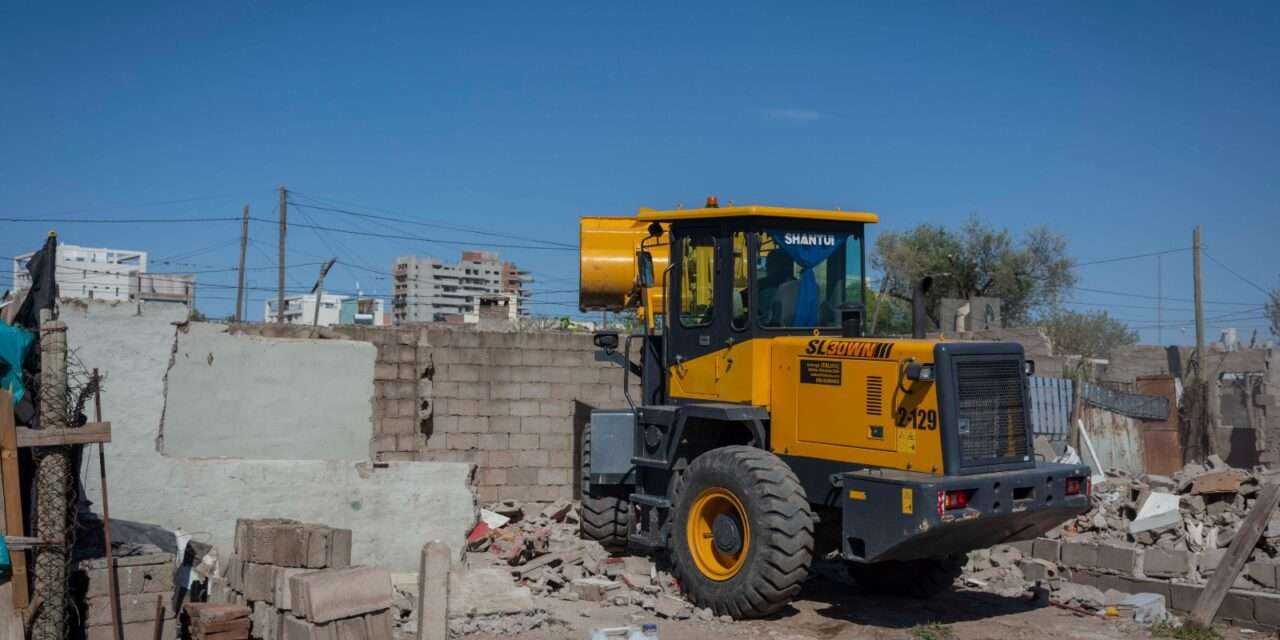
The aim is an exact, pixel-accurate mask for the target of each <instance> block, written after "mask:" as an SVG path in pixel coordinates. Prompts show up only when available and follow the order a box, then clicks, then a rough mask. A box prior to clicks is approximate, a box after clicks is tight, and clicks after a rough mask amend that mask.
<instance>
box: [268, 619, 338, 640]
mask: <svg viewBox="0 0 1280 640" xmlns="http://www.w3.org/2000/svg"><path fill="white" fill-rule="evenodd" d="M283 618H284V622H283V624H282V628H283V631H282V635H283V636H284V638H283V640H338V628H337V625H333V624H315V623H313V622H308V621H306V620H303V619H301V618H298V617H296V616H293V615H285V616H283Z"/></svg>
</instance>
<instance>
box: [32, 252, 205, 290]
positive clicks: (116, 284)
mask: <svg viewBox="0 0 1280 640" xmlns="http://www.w3.org/2000/svg"><path fill="white" fill-rule="evenodd" d="M33 255H35V253H34V252H32V253H27V254H23V255H20V256H17V257H15V258H14V259H13V288H14V290H15V291H24V290H26V289H30V288H31V274H30V273H28V272H27V265H28V263H30V262H31V257H32V256H33ZM56 263H57V271H56V274H55V278H54V279H55V280H56V281H57V283H58V295H59V296H60V297H62V298H78V299H82V300H109V301H122V300H142V299H145V300H152V299H155V300H171V301H175V302H186V303H188V304H190V303H191V302H192V300H193V299H194V297H195V277H194V276H193V275H189V274H176V273H163V274H161V273H155V274H148V273H147V252H145V251H126V250H123V249H98V248H92V247H80V246H76V245H73V244H59V245H58V255H57V258H56Z"/></svg>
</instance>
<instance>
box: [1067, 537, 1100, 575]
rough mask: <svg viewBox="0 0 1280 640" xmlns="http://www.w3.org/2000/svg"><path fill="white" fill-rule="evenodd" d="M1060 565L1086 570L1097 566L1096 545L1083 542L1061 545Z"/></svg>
mask: <svg viewBox="0 0 1280 640" xmlns="http://www.w3.org/2000/svg"><path fill="white" fill-rule="evenodd" d="M1062 564H1065V565H1067V566H1068V567H1079V568H1082V569H1087V568H1090V567H1095V566H1097V564H1098V545H1094V544H1088V543H1085V542H1064V543H1062Z"/></svg>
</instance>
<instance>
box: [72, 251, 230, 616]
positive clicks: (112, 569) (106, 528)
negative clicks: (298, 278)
mask: <svg viewBox="0 0 1280 640" xmlns="http://www.w3.org/2000/svg"><path fill="white" fill-rule="evenodd" d="M242 273H243V272H242ZM93 419H94V420H96V421H98V422H99V423H101V422H102V376H101V375H100V374H99V373H98V368H97V367H94V368H93ZM106 446H107V445H106V444H105V443H102V442H99V443H98V473H99V476H100V477H101V479H102V541H103V547H104V548H105V550H106V556H107V598H108V603H109V604H108V606H109V607H110V608H111V637H112V638H115V640H122V636H123V635H124V628H123V627H121V626H120V584H119V579H118V578H119V576H117V575H116V558H115V554H114V553H113V552H112V550H111V506H110V505H109V504H108V503H107V454H106V451H105V448H106Z"/></svg>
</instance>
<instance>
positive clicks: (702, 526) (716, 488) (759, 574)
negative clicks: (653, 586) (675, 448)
mask: <svg viewBox="0 0 1280 640" xmlns="http://www.w3.org/2000/svg"><path fill="white" fill-rule="evenodd" d="M673 502H674V505H673V508H674V514H675V522H674V526H673V527H672V530H671V538H670V544H671V553H672V560H673V564H674V565H675V571H676V573H677V575H678V576H679V577H680V583H681V584H682V585H683V586H684V590H685V592H686V594H687V595H688V596H689V599H690V600H692V601H693V603H694V604H696V605H698V606H700V607H707V608H709V609H711V610H712V611H714V612H716V613H717V614H720V615H725V614H727V615H730V616H733V617H734V618H754V617H759V616H764V615H768V614H770V613H774V612H776V611H777V610H779V609H781V608H782V607H784V606H786V605H787V603H789V602H790V601H791V599H792V598H794V597H795V596H796V594H797V593H799V592H800V585H801V583H802V582H804V579H805V577H806V576H808V573H809V563H810V561H811V560H812V559H813V515H812V513H811V512H810V510H809V501H808V499H807V498H806V497H805V494H804V489H803V488H802V487H801V486H800V482H799V480H797V479H796V476H795V473H793V472H792V471H791V469H790V468H789V467H787V465H786V463H784V462H783V461H782V460H780V459H779V458H778V457H777V456H775V455H773V454H772V453H769V452H768V451H764V450H761V449H756V448H754V447H744V446H732V447H722V448H719V449H712V450H711V451H708V452H706V453H704V454H702V455H700V456H698V457H697V458H696V459H694V461H693V463H692V464H690V465H689V468H688V469H687V470H686V471H685V473H684V476H683V477H682V478H681V480H680V482H679V487H678V489H677V490H676V495H675V500H674V501H673Z"/></svg>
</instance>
